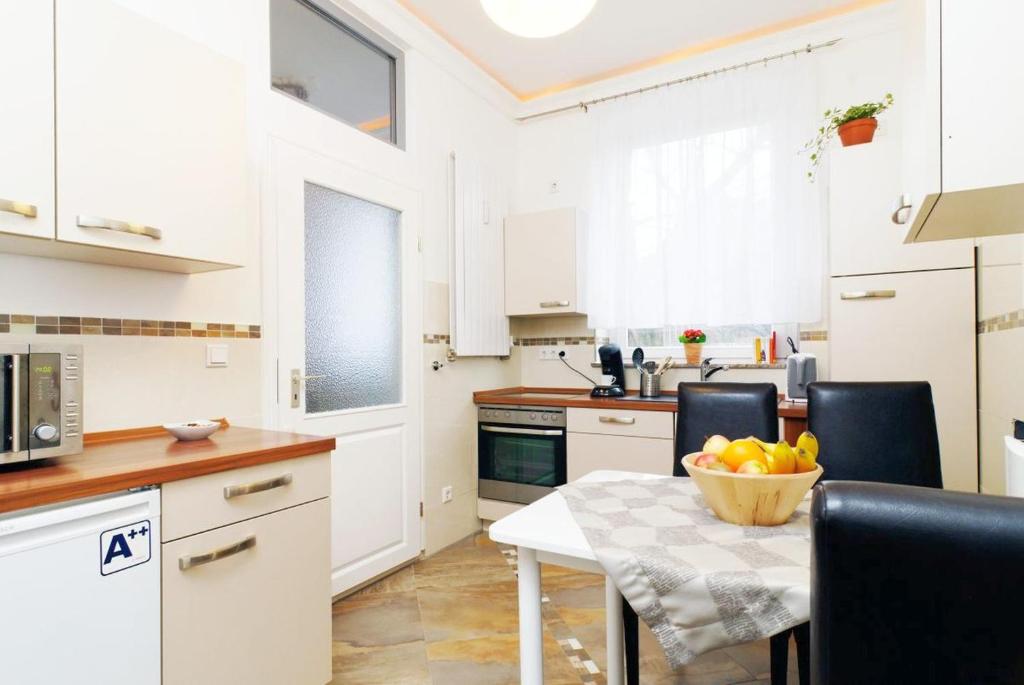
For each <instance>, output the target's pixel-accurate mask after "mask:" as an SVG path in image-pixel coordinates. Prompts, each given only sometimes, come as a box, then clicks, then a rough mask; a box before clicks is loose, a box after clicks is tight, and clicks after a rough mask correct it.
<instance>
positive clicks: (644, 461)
mask: <svg viewBox="0 0 1024 685" xmlns="http://www.w3.org/2000/svg"><path fill="white" fill-rule="evenodd" d="M669 416H671V414H669ZM566 443H567V447H566V452H567V455H566V476H567V478H568V480H569V482H570V483H571V482H572V481H574V480H576V479H578V478H582V477H583V476H585V475H587V474H588V473H590V472H591V471H600V470H603V469H610V470H613V471H635V472H637V473H653V474H656V475H659V476H671V475H672V459H673V454H674V449H673V443H672V441H671V440H665V439H664V438H631V437H624V436H620V435H597V434H591V433H569V436H568V438H567V440H566Z"/></svg>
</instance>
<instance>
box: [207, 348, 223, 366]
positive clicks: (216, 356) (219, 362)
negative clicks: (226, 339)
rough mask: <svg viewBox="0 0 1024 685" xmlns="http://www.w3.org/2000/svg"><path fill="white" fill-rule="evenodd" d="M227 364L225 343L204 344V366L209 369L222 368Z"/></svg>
mask: <svg viewBox="0 0 1024 685" xmlns="http://www.w3.org/2000/svg"><path fill="white" fill-rule="evenodd" d="M227 365H228V346H227V345H207V346H206V367H207V368H209V369H214V368H223V367H225V366H227Z"/></svg>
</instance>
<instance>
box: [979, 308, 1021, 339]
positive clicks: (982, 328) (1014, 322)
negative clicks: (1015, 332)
mask: <svg viewBox="0 0 1024 685" xmlns="http://www.w3.org/2000/svg"><path fill="white" fill-rule="evenodd" d="M1021 327H1024V309H1017V310H1014V311H1012V312H1007V313H1005V314H1000V315H999V316H992V317H989V318H987V319H982V320H981V321H979V322H978V335H981V334H982V333H995V332H996V331H1008V330H1011V329H1013V328H1021Z"/></svg>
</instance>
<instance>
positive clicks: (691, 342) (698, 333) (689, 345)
mask: <svg viewBox="0 0 1024 685" xmlns="http://www.w3.org/2000/svg"><path fill="white" fill-rule="evenodd" d="M707 339H708V337H707V336H706V335H704V331H702V330H701V329H699V328H687V329H686V330H685V331H683V334H682V335H680V336H679V342H681V343H683V349H684V350H685V351H686V363H687V364H700V359H701V350H702V349H703V348H704V343H705V342H707Z"/></svg>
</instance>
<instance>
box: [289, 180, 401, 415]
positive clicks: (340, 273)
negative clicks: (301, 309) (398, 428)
mask: <svg viewBox="0 0 1024 685" xmlns="http://www.w3.org/2000/svg"><path fill="white" fill-rule="evenodd" d="M305 224H306V227H305V233H306V255H305V256H306V266H305V270H306V274H305V277H306V322H305V323H306V376H307V380H306V413H307V414H317V413H323V412H329V411H339V410H343V409H358V408H361V407H374V406H379V405H389V404H398V403H400V402H401V401H402V257H401V213H400V212H398V211H396V210H394V209H391V208H389V207H384V206H381V205H378V204H374V203H372V202H368V201H366V200H361V199H359V198H357V197H352V196H351V195H345V194H344V193H339V192H337V191H335V190H331V189H329V188H324V187H322V186H318V185H315V184H313V183H308V182H307V183H306V187H305Z"/></svg>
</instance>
